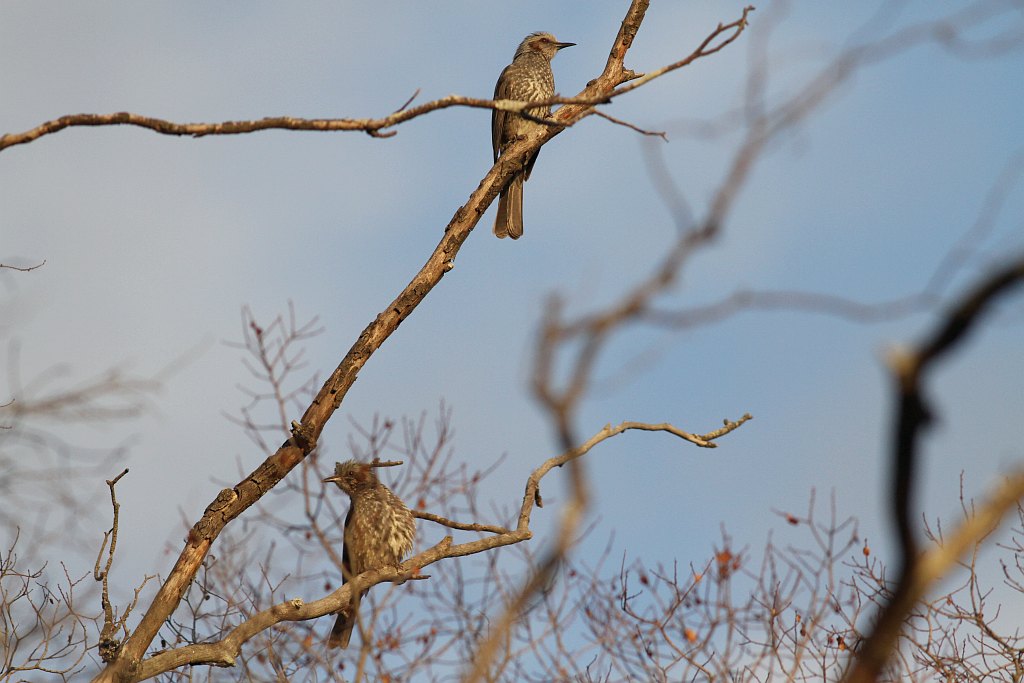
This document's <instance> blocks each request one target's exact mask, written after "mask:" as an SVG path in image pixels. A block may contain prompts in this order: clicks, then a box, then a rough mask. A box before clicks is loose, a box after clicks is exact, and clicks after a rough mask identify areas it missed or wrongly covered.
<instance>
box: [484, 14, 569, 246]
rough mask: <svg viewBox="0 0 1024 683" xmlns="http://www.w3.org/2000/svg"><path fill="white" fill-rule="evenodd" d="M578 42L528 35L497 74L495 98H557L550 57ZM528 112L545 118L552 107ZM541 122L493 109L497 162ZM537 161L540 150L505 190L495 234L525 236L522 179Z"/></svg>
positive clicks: (538, 34)
mask: <svg viewBox="0 0 1024 683" xmlns="http://www.w3.org/2000/svg"><path fill="white" fill-rule="evenodd" d="M575 44H576V43H560V42H558V41H557V40H555V37H554V36H553V35H551V34H550V33H531V34H530V35H528V36H526V38H524V39H523V42H521V43H520V44H519V48H518V49H516V56H515V57H514V58H513V59H512V63H511V64H509V65H508V66H506V67H505V69H504V70H503V71H502V72H501V75H500V76H498V83H497V84H496V85H495V86H494V99H496V100H519V101H521V102H533V101H537V100H546V99H549V98H551V97H554V96H555V77H554V75H552V73H551V60H552V59H554V57H555V53H556V52H558V51H559V50H561V49H562V48H563V47H570V46H572V45H575ZM526 111H527V113H528V114H530V115H531V116H536V117H539V118H544V117H547V116H549V115H550V114H551V107H535V108H533V109H528V110H526ZM540 125H543V124H539V123H536V122H535V121H530V120H529V119H526V118H523V117H522V116H520V115H519V114H513V113H512V112H507V111H499V110H497V109H492V110H491V147H492V148H493V149H494V161H495V162H497V161H498V157H499V156H500V155H501V154H502V153H503V152H504V151H505V148H506V147H508V146H509V145H510V144H512V143H513V142H515V141H516V140H517V139H518V138H521V137H523V136H524V135H526V134H527V133H529V132H530V130H532V129H533V128H534V127H536V126H540ZM536 161H537V152H534V153H533V156H531V157H530V158H529V159H527V160H526V163H525V164H523V170H522V171H520V172H519V173H517V174H516V175H515V176H514V177H513V178H512V180H511V182H509V184H508V185H507V186H506V187H505V189H504V190H502V192H501V196H500V197H499V199H498V215H497V217H496V218H495V219H494V234H495V235H497V236H498V237H511V238H512V239H514V240H517V239H519V238H520V237H522V236H523V182H524V181H526V180H527V179H529V177H530V171H532V170H533V164H534V163H535V162H536Z"/></svg>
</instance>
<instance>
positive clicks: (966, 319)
mask: <svg viewBox="0 0 1024 683" xmlns="http://www.w3.org/2000/svg"><path fill="white" fill-rule="evenodd" d="M1022 281H1024V257H1018V258H1017V260H1015V261H1013V262H1011V263H1010V264H1008V265H1006V266H1004V267H1003V268H1001V269H999V270H998V271H996V272H993V273H991V274H990V275H989V276H988V277H986V278H985V279H984V280H982V281H981V282H980V283H978V284H977V285H975V286H974V287H973V288H972V289H971V290H970V291H968V292H967V293H966V294H965V295H964V296H963V297H962V298H961V299H960V300H959V301H958V302H957V303H956V305H955V306H954V307H953V308H952V309H951V310H949V311H948V312H947V313H946V315H945V316H943V318H942V319H941V320H940V322H939V325H938V327H937V328H936V329H935V330H934V331H933V332H932V334H931V335H929V337H928V338H927V339H926V340H925V341H924V342H923V343H922V344H920V345H919V346H918V347H917V348H916V349H906V350H898V351H894V352H892V353H891V354H890V358H889V366H890V370H891V372H892V375H893V379H894V385H895V386H894V388H895V391H896V393H897V396H896V399H897V405H898V411H897V415H896V424H895V426H894V429H893V444H892V467H893V474H892V490H891V492H890V501H889V502H890V506H891V507H892V514H893V519H894V523H895V526H896V532H897V537H898V539H899V545H900V554H901V560H900V568H899V571H898V573H897V577H898V578H897V581H896V588H895V590H894V591H893V595H892V598H891V599H890V600H889V602H888V604H887V605H886V606H885V607H884V608H883V609H882V610H881V613H880V614H879V616H878V620H877V622H876V624H875V626H874V628H873V630H872V633H871V635H870V636H869V637H868V638H867V639H866V640H865V642H864V643H863V646H862V647H861V648H860V649H859V651H858V653H857V658H856V659H855V660H854V663H853V665H852V667H851V668H850V670H849V671H848V672H847V675H846V676H845V678H844V680H845V681H848V682H849V683H866V682H867V681H875V680H878V678H879V676H881V674H882V672H883V670H884V668H885V664H886V662H887V661H888V660H889V658H890V657H891V656H892V653H893V651H894V650H895V648H896V645H897V641H898V639H899V635H900V632H901V630H902V628H903V625H904V621H905V620H906V618H907V615H908V614H909V613H910V610H911V609H912V608H913V607H914V605H916V604H917V603H918V601H919V600H921V598H922V597H923V595H924V593H925V591H927V590H928V589H929V588H930V587H931V586H932V585H933V584H934V583H935V582H936V581H938V580H939V579H940V578H942V576H943V575H944V573H945V572H946V570H947V569H948V568H949V566H950V565H951V564H952V563H953V562H955V561H956V560H957V559H958V558H959V557H960V554H961V553H962V552H963V551H964V550H965V549H966V548H968V547H970V546H971V545H972V544H975V543H977V542H979V541H980V539H982V538H984V536H985V535H987V534H989V533H991V531H992V529H993V528H994V527H995V526H996V525H997V524H998V523H999V521H1000V520H1001V519H1002V516H1003V515H1004V514H1005V513H1006V511H1007V510H1009V509H1010V508H1011V507H1012V506H1013V505H1014V504H1016V503H1017V501H1018V500H1019V499H1020V498H1021V496H1022V495H1024V473H1022V472H1018V473H1015V474H1012V475H1009V476H1007V477H1006V479H1005V480H1004V481H1003V482H1002V484H1001V485H1000V486H999V487H998V489H997V490H996V492H995V493H994V494H993V496H992V498H991V500H990V501H989V502H988V503H987V504H986V505H985V506H983V507H982V509H981V510H979V511H978V512H977V513H976V514H975V515H974V516H972V517H971V518H969V519H968V520H966V521H965V522H964V523H963V524H962V525H961V527H960V529H958V531H957V532H956V533H955V534H954V535H953V539H952V541H951V542H949V543H947V544H945V545H944V546H940V547H938V548H936V549H935V550H932V551H930V552H928V553H926V554H924V555H920V554H919V552H918V541H917V538H916V534H915V532H914V529H913V525H912V512H911V511H912V510H913V509H915V508H914V507H913V490H912V487H913V485H914V483H915V471H916V467H917V459H918V452H919V447H920V446H919V443H920V437H921V434H922V433H923V432H924V430H925V429H926V428H927V427H928V426H929V425H930V424H931V422H932V420H933V419H934V412H933V409H932V408H931V406H930V404H929V400H928V398H927V396H926V392H925V389H924V384H925V380H926V379H927V376H928V373H930V372H931V371H932V369H933V367H934V365H935V362H936V361H938V360H939V359H940V358H942V357H943V356H945V355H946V354H947V353H949V352H951V351H952V350H954V349H955V348H956V347H957V346H958V345H959V344H961V343H962V342H963V341H964V340H965V339H966V338H967V336H968V335H969V334H970V332H972V331H973V330H974V329H975V328H976V327H977V326H978V325H979V323H980V321H981V319H982V317H983V316H984V314H985V313H986V312H987V311H988V310H989V309H991V307H992V306H993V305H995V302H996V301H997V300H998V299H999V298H1000V297H1002V296H1005V295H1007V294H1009V293H1010V292H1011V291H1012V290H1013V288H1015V287H1016V286H1018V285H1020V284H1021V282H1022Z"/></svg>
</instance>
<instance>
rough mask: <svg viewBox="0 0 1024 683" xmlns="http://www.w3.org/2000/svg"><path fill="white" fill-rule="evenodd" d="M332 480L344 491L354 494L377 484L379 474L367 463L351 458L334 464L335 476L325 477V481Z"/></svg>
mask: <svg viewBox="0 0 1024 683" xmlns="http://www.w3.org/2000/svg"><path fill="white" fill-rule="evenodd" d="M331 481H333V482H334V483H335V484H337V485H338V488H340V489H341V490H342V491H344V492H345V493H347V494H349V495H352V494H353V493H355V492H356V491H359V490H363V489H370V488H373V487H374V486H376V485H377V475H376V474H374V472H373V468H372V467H370V466H369V465H368V464H367V463H365V462H357V461H355V460H349V461H347V462H339V463H336V464H335V465H334V476H332V477H327V478H326V479H324V483H325V484H326V483H327V482H331Z"/></svg>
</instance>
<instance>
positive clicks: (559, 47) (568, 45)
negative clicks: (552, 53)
mask: <svg viewBox="0 0 1024 683" xmlns="http://www.w3.org/2000/svg"><path fill="white" fill-rule="evenodd" d="M575 44H576V43H555V46H556V47H557V48H558V49H559V50H561V49H562V48H564V47H572V46H573V45H575Z"/></svg>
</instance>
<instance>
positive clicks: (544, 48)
mask: <svg viewBox="0 0 1024 683" xmlns="http://www.w3.org/2000/svg"><path fill="white" fill-rule="evenodd" d="M575 44H576V43H560V42H558V40H557V39H556V38H555V37H554V36H553V35H551V34H550V33H544V32H543V31H537V32H536V33H531V34H530V35H528V36H526V37H525V38H523V42H521V43H519V48H518V49H517V50H516V58H519V57H521V56H523V55H528V54H532V53H537V54H541V55H544V58H545V59H547V60H548V61H549V62H550V61H551V60H552V59H554V58H555V53H556V52H558V51H559V50H561V49H562V48H563V47H572V46H573V45H575Z"/></svg>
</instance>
